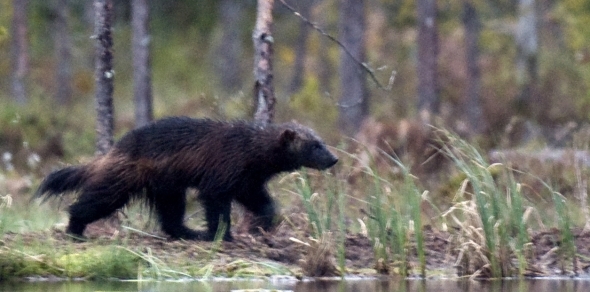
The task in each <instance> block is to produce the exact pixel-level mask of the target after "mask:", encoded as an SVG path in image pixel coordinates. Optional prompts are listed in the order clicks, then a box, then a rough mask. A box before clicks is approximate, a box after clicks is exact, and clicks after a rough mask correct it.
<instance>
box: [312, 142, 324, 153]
mask: <svg viewBox="0 0 590 292" xmlns="http://www.w3.org/2000/svg"><path fill="white" fill-rule="evenodd" d="M321 149H322V146H321V145H320V144H317V143H315V144H313V145H311V150H314V151H318V150H321Z"/></svg>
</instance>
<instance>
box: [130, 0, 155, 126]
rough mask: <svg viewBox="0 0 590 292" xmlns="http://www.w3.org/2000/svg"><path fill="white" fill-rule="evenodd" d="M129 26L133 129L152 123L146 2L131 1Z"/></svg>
mask: <svg viewBox="0 0 590 292" xmlns="http://www.w3.org/2000/svg"><path fill="white" fill-rule="evenodd" d="M131 26H132V30H133V39H132V43H133V44H132V50H133V98H134V101H135V127H136V128H139V127H141V126H144V125H146V124H148V123H149V122H151V121H152V118H153V109H152V81H151V65H150V34H149V6H148V3H147V0H132V2H131Z"/></svg>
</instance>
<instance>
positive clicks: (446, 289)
mask: <svg viewBox="0 0 590 292" xmlns="http://www.w3.org/2000/svg"><path fill="white" fill-rule="evenodd" d="M266 289H267V290H266ZM240 290H246V291H248V290H249V291H297V292H312V291H330V292H331V291H334V292H344V291H351V292H352V291H354V292H385V291H404V292H412V291H416V292H426V291H440V292H455V291H457V292H582V291H590V279H566V280H564V279H538V280H504V281H484V282H474V281H468V280H398V281H393V280H367V279H362V280H361V279H358V280H346V281H339V280H333V281H332V280H330V281H256V280H254V281H252V280H250V281H245V280H244V281H191V282H115V281H112V282H33V283H2V282H0V291H14V292H41V291H42V292H58V291H59V292H62V291H63V292H81V291H142V292H173V291H174V292H177V291H205V292H208V291H210V292H218V291H240Z"/></svg>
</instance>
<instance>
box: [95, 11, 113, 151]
mask: <svg viewBox="0 0 590 292" xmlns="http://www.w3.org/2000/svg"><path fill="white" fill-rule="evenodd" d="M94 9H95V22H94V36H93V37H94V38H95V41H96V43H95V53H96V55H95V58H96V63H95V73H94V75H95V81H96V134H97V137H96V151H97V153H98V154H105V153H107V151H108V150H109V149H110V148H111V146H112V145H113V127H114V118H113V83H114V77H115V76H114V75H115V72H114V71H113V36H112V33H111V27H112V19H113V0H94Z"/></svg>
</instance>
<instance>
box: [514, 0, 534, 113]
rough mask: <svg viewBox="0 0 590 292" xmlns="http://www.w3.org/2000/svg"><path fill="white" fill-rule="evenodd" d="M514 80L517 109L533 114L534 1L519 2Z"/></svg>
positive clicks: (523, 0)
mask: <svg viewBox="0 0 590 292" xmlns="http://www.w3.org/2000/svg"><path fill="white" fill-rule="evenodd" d="M516 46H517V57H516V74H517V76H516V78H517V82H518V84H519V86H520V94H519V96H518V97H517V108H518V110H519V111H520V112H522V113H523V114H525V115H527V116H530V115H534V114H535V110H534V105H533V91H534V88H535V85H536V82H537V52H538V48H539V45H538V34H537V13H536V9H535V0H519V2H518V25H517V27H516Z"/></svg>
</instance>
